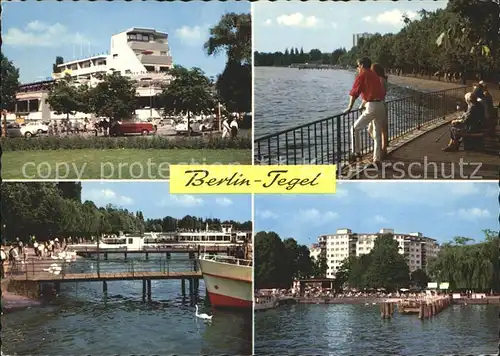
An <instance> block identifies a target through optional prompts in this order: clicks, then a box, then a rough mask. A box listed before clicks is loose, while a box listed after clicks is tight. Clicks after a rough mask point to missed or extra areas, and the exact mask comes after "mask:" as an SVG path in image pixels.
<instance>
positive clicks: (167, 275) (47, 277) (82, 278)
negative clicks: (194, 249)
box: [8, 271, 202, 282]
mask: <svg viewBox="0 0 500 356" xmlns="http://www.w3.org/2000/svg"><path fill="white" fill-rule="evenodd" d="M8 278H9V279H10V280H17V281H34V282H99V281H100V282H102V281H130V280H145V279H149V280H153V279H154V280H158V279H201V278H202V274H201V272H194V271H193V272H170V271H169V272H103V273H99V274H98V273H96V272H94V273H68V274H63V273H61V274H59V275H55V274H52V273H48V272H38V273H35V274H31V273H28V274H18V275H12V276H9V277H8Z"/></svg>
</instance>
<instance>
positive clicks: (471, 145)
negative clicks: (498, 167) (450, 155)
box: [457, 105, 500, 153]
mask: <svg viewBox="0 0 500 356" xmlns="http://www.w3.org/2000/svg"><path fill="white" fill-rule="evenodd" d="M497 111H498V115H497V118H496V119H494V120H492V123H491V124H490V125H489V126H487V127H484V128H482V129H481V130H480V131H479V132H474V133H470V132H460V133H457V136H459V137H462V138H463V140H462V141H463V144H464V150H465V151H469V150H473V151H475V150H481V151H492V152H494V153H498V152H499V151H500V145H499V141H500V124H499V119H498V118H499V117H500V105H498V107H497Z"/></svg>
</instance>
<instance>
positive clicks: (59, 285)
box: [55, 282, 61, 295]
mask: <svg viewBox="0 0 500 356" xmlns="http://www.w3.org/2000/svg"><path fill="white" fill-rule="evenodd" d="M55 287H56V294H57V295H59V294H60V293H61V283H60V282H56V285H55Z"/></svg>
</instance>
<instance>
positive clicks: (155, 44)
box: [14, 27, 173, 120]
mask: <svg viewBox="0 0 500 356" xmlns="http://www.w3.org/2000/svg"><path fill="white" fill-rule="evenodd" d="M172 66H173V61H172V56H171V53H170V46H169V43H168V34H167V33H165V32H160V31H157V30H154V29H148V28H137V27H134V28H130V29H128V30H126V31H123V32H120V33H118V34H115V35H113V36H112V37H111V44H110V51H109V54H102V55H96V56H91V57H88V58H82V59H77V60H72V61H67V62H65V63H62V64H60V65H58V66H57V68H58V70H57V72H56V73H53V74H52V78H53V79H52V80H46V81H42V82H36V83H29V84H23V85H21V86H20V90H19V93H18V94H17V102H16V106H15V109H14V112H15V115H17V116H22V117H23V118H25V119H27V120H50V119H61V118H65V116H64V115H59V116H58V115H56V114H55V113H53V112H51V110H50V108H49V107H48V104H47V103H46V102H45V99H46V98H47V96H48V92H49V89H50V87H51V85H52V84H53V83H54V82H55V81H56V80H59V79H61V78H63V77H64V76H66V75H70V76H71V77H72V78H73V79H74V81H75V83H76V84H87V85H90V86H94V85H96V84H97V83H98V82H99V79H98V78H97V77H98V75H99V74H105V73H111V72H119V73H120V74H121V75H123V76H127V77H130V79H133V80H134V81H136V83H137V98H138V110H136V115H137V116H138V117H139V118H140V119H147V118H151V117H152V118H159V117H160V115H159V113H158V111H157V110H156V108H157V107H158V105H156V103H155V96H156V94H158V93H160V92H161V87H162V86H163V85H164V84H168V82H169V80H170V79H171V78H170V76H169V75H168V74H166V72H167V71H168V69H170V68H172ZM89 116H90V115H88V114H84V113H76V114H75V115H72V116H71V118H72V119H77V118H79V119H81V118H83V117H89Z"/></svg>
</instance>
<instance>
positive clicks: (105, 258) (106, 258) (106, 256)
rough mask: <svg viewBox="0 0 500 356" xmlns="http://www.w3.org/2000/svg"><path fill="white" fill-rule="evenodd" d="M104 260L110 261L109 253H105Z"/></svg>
mask: <svg viewBox="0 0 500 356" xmlns="http://www.w3.org/2000/svg"><path fill="white" fill-rule="evenodd" d="M98 253H99V252H98ZM104 260H106V261H107V260H108V253H107V252H104Z"/></svg>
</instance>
